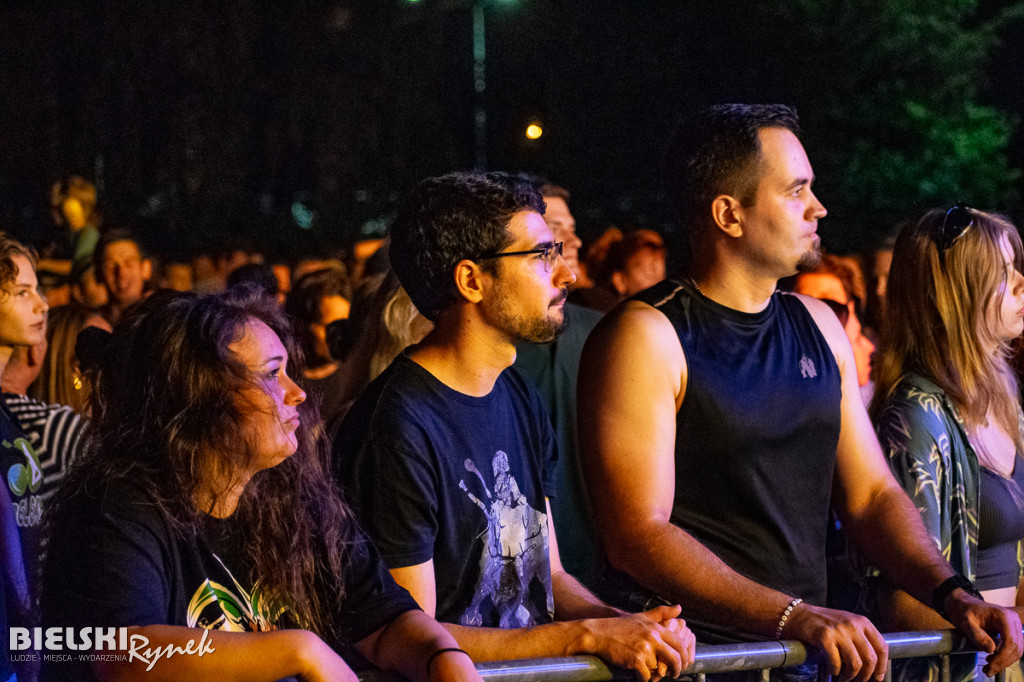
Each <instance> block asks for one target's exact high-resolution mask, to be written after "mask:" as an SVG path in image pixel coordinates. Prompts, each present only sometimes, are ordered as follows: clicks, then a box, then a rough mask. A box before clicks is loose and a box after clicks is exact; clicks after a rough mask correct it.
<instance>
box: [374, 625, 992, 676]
mask: <svg viewBox="0 0 1024 682" xmlns="http://www.w3.org/2000/svg"><path fill="white" fill-rule="evenodd" d="M885 642H886V644H888V645H889V659H890V661H891V660H892V659H894V658H917V657H921V656H939V657H941V664H940V677H939V682H950V665H949V656H948V654H951V653H966V652H972V651H977V649H975V648H973V647H972V646H971V644H970V643H969V642H968V641H966V639H965V638H964V637H963V635H960V634H959V633H958V632H956V631H955V630H929V631H925V632H894V633H889V634H887V635H885ZM807 658H808V650H807V648H806V647H805V646H804V645H803V644H801V643H800V642H797V641H796V640H789V641H785V642H750V643H744V644H724V645H714V646H711V645H708V646H698V647H697V651H696V655H695V657H694V661H693V664H692V665H691V666H690V667H689V668H687V669H686V670H685V671H684V672H683V675H687V676H691V677H693V678H695V679H696V680H697V682H703V680H704V676H705V675H706V674H709V673H723V672H735V671H740V670H759V671H761V679H762V680H768V671H769V670H771V669H772V668H785V667H788V666H793V665H799V664H801V663H803V662H805V661H806V660H807ZM476 669H477V670H478V671H479V672H480V676H481V677H483V678H484V679H485V680H487V682H577V681H588V682H589V681H591V680H631V681H633V680H636V679H637V678H636V675H635V674H634V673H633V672H632V671H629V670H622V669H620V668H612V667H609V666H608V665H606V664H605V663H604V662H603V661H602V660H601V659H599V658H597V657H596V656H571V657H567V658H529V659H522V660H518V661H493V662H489V663H478V664H477V666H476ZM1004 677H1005V676H1004V674H1002V673H1000V674H999V675H998V676H996V678H995V679H996V682H1004ZM359 679H360V680H362V682H396V681H397V680H402V679H403V678H402V677H401V676H399V675H396V674H394V673H387V672H382V671H372V672H367V673H363V674H361V675H360V676H359ZM821 679H825V680H827V679H829V676H828V675H823V676H822V678H821ZM891 680H892V664H891V663H890V664H889V671H888V674H887V675H886V682H891Z"/></svg>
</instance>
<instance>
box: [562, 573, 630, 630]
mask: <svg viewBox="0 0 1024 682" xmlns="http://www.w3.org/2000/svg"><path fill="white" fill-rule="evenodd" d="M551 593H552V595H553V596H554V598H555V619H556V620H577V619H579V618H614V617H615V616H621V615H623V613H624V612H623V611H620V610H619V609H616V608H614V607H612V606H609V605H608V604H605V603H604V602H603V601H601V600H600V599H599V598H598V597H597V595H595V594H594V593H593V592H591V591H590V590H588V589H587V588H586V587H584V586H583V584H582V583H580V581H579V580H577V579H576V578H575V577H573V576H572V575H570V574H569V573H567V572H566V571H565V570H561V571H558V572H555V573H552V574H551Z"/></svg>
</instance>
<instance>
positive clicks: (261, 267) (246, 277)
mask: <svg viewBox="0 0 1024 682" xmlns="http://www.w3.org/2000/svg"><path fill="white" fill-rule="evenodd" d="M247 283H248V284H252V285H255V286H256V287H257V288H259V290H260V291H263V292H265V293H266V294H267V295H268V296H270V297H271V298H273V297H275V296H277V293H278V290H279V289H280V288H281V285H280V284H279V283H278V281H277V276H276V275H275V274H274V268H272V267H271V266H269V265H267V264H266V263H246V264H245V265H240V266H238V267H237V268H235V269H234V270H232V271H231V272H230V273H228V279H227V285H228V289H234V288H235V287H236V286H239V285H241V284H247Z"/></svg>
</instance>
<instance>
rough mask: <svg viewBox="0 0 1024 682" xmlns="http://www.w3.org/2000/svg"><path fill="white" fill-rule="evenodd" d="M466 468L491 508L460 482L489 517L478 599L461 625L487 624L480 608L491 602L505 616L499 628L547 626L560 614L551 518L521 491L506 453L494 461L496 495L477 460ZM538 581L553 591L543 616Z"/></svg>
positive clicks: (471, 605)
mask: <svg viewBox="0 0 1024 682" xmlns="http://www.w3.org/2000/svg"><path fill="white" fill-rule="evenodd" d="M463 465H464V466H465V468H466V471H469V472H472V473H474V474H476V477H477V478H478V479H480V484H481V485H482V486H483V492H484V494H485V495H486V496H487V499H488V500H489V501H490V504H489V505H487V504H484V502H483V501H482V500H481V499H480V498H479V497H477V496H476V495H474V494H473V493H471V492H470V491H469V488H468V486H467V485H466V481H465V480H460V481H459V488H461V489H462V490H463V491H464V492H465V493H466V495H467V496H468V497H469V499H471V500H472V501H473V503H474V504H476V506H478V507H480V509H481V510H482V511H483V512H484V516H486V517H487V529H486V530H485V531H484V532H483V550H482V552H481V555H480V578H479V579H478V581H477V585H476V589H475V590H474V591H473V601H472V602H471V603H470V605H469V608H468V609H466V612H465V613H463V614H462V617H461V618H460V619H459V622H460V623H461V624H462V625H470V626H480V625H482V624H483V616H482V615H481V613H480V606H481V604H482V603H483V602H484V600H485V599H490V601H491V603H492V604H493V605H494V608H495V609H496V610H497V611H498V613H499V614H500V622H499V624H498V626H499V627H502V628H518V627H526V626H528V625H535V624H537V623H538V622H546V621H547V620H549V619H550V616H551V614H553V613H554V599H553V597H552V595H551V589H550V585H551V565H550V563H549V560H548V517H547V514H544V513H543V512H540V511H538V510H536V509H534V508H533V507H531V506H530V505H529V503H528V502H527V500H526V496H525V495H523V494H522V493H521V492H520V491H519V484H518V483H516V479H515V477H513V476H512V475H511V474H510V473H509V466H508V455H507V454H505V453H504V452H502V451H501V450H498V451H497V452H496V453H495V454H494V459H493V460H492V466H493V469H494V494H493V495H492V494H491V491H490V490H489V489H488V487H487V483H486V482H484V477H483V475H481V473H480V471H479V470H478V469H477V468H476V465H474V464H473V461H472V460H470V459H467V460H466V461H465V462H464V463H463ZM534 578H536V579H537V580H538V581H539V583H540V585H541V586H543V588H544V590H545V592H546V593H547V611H548V612H547V613H546V614H541V613H539V612H538V610H537V607H536V605H535V604H534V602H533V601H531V600H530V583H531V582H532V581H533V580H534Z"/></svg>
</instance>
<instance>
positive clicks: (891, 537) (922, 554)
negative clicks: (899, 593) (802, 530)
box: [837, 485, 955, 606]
mask: <svg viewBox="0 0 1024 682" xmlns="http://www.w3.org/2000/svg"><path fill="white" fill-rule="evenodd" d="M837 512H838V513H839V516H840V520H841V521H842V523H843V524H844V527H845V528H846V532H847V533H848V534H849V536H850V538H851V539H852V540H853V541H854V544H856V546H857V548H858V549H859V550H860V551H861V552H862V553H863V554H864V556H865V557H866V558H867V559H868V561H870V562H871V563H872V564H873V565H875V566H877V567H878V568H879V569H880V570H881V571H882V573H883V574H884V575H885V577H886V579H887V580H889V582H891V583H892V584H893V585H895V586H897V587H899V588H901V589H903V590H904V591H906V592H907V593H909V594H911V595H913V596H914V597H915V598H917V600H918V601H920V602H923V603H924V604H927V605H929V606H931V604H932V594H933V592H934V590H935V588H936V587H938V586H939V585H940V584H941V583H942V582H943V581H944V580H945V579H946V578H949V577H950V576H952V575H953V574H954V573H955V571H954V570H953V568H952V567H951V566H950V565H949V562H948V561H946V560H945V559H944V558H943V556H942V554H941V553H940V552H939V549H938V547H937V546H936V544H935V540H934V539H933V538H932V537H931V536H930V535H929V534H928V531H927V530H925V527H924V524H923V523H922V522H921V516H920V514H919V513H918V511H917V509H916V508H915V507H914V505H913V503H912V502H911V501H910V498H908V497H907V495H906V493H904V492H903V490H902V489H901V488H899V487H898V486H895V485H893V486H890V487H887V488H885V489H883V490H882V491H880V492H879V493H877V494H876V495H874V497H873V498H872V501H871V502H870V504H868V505H867V506H866V507H865V509H864V511H863V512H862V513H860V514H858V515H856V516H846V515H845V514H844V513H843V512H842V511H841V510H837Z"/></svg>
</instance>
